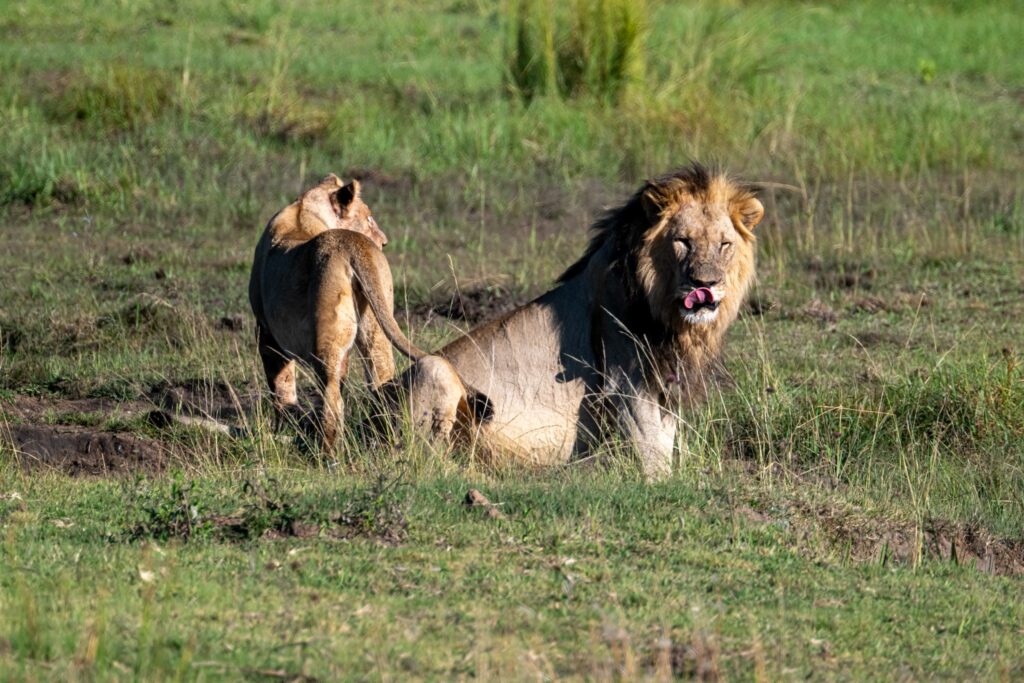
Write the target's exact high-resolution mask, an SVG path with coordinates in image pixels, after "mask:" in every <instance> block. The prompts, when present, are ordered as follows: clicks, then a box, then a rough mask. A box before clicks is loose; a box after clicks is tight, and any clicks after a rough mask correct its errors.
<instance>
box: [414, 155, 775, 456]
mask: <svg viewBox="0 0 1024 683" xmlns="http://www.w3.org/2000/svg"><path fill="white" fill-rule="evenodd" d="M762 215H763V207H762V206H761V204H760V202H758V201H757V200H756V198H755V197H754V194H753V191H752V190H751V189H750V188H749V187H747V186H744V185H742V184H740V183H737V182H735V181H733V180H731V179H729V178H728V177H727V176H725V175H724V174H722V173H717V172H713V171H709V170H708V169H706V168H704V167H702V166H699V165H696V164H694V165H691V166H689V167H687V168H684V169H681V170H680V171H677V172H675V173H672V174H669V175H666V176H662V177H660V178H655V179H653V180H651V181H649V182H648V183H646V184H645V185H644V186H643V187H642V188H641V189H640V190H639V191H638V192H637V193H636V194H634V195H633V196H632V197H631V198H630V199H629V200H628V201H627V202H626V203H624V204H623V205H621V206H619V207H618V208H615V209H612V210H610V211H608V212H607V213H605V215H604V216H602V217H601V218H600V219H599V220H598V221H597V222H596V223H595V224H594V227H593V230H592V237H591V240H590V243H589V244H588V246H587V248H586V251H585V252H584V254H583V256H582V257H581V258H580V259H579V260H578V261H576V262H575V263H574V264H573V265H571V266H570V267H569V268H568V269H567V270H566V271H565V272H564V273H563V274H562V276H561V277H559V279H558V284H557V286H556V287H555V288H554V289H553V290H551V291H549V292H548V293H546V294H544V295H542V296H541V297H539V298H538V299H536V300H535V301H533V302H531V303H529V304H527V305H525V306H523V307H521V308H519V309H517V310H516V311H514V312H513V313H511V314H509V315H508V316H506V317H504V318H502V319H499V320H497V321H494V322H492V323H488V324H485V325H483V326H481V327H478V328H477V329H475V330H472V331H471V332H469V333H467V334H466V335H465V336H464V337H461V338H460V339H457V340H456V341H454V342H453V343H452V344H449V345H448V346H446V347H445V348H443V349H442V350H441V351H440V352H439V355H441V356H442V357H444V358H446V359H447V360H448V361H449V362H450V363H451V364H452V365H453V366H454V369H455V370H456V371H457V372H458V374H459V375H460V376H461V377H462V378H463V379H465V380H467V381H470V382H472V383H473V384H474V385H475V386H476V387H477V388H478V389H479V390H480V391H482V392H483V393H484V394H485V395H486V397H487V399H488V400H489V402H490V405H491V407H492V410H493V417H492V418H491V419H490V420H489V421H486V422H483V423H481V424H479V425H478V430H479V437H480V439H479V440H478V443H479V444H480V445H481V446H482V447H483V452H488V451H490V452H494V451H500V452H502V454H504V455H512V457H514V458H516V459H518V460H526V461H530V462H536V463H555V462H565V461H567V460H570V459H571V458H572V457H573V456H579V455H582V454H584V453H587V452H589V451H591V450H592V449H593V447H595V446H597V445H598V444H600V443H602V442H604V441H606V440H607V439H608V438H609V437H611V436H612V435H613V433H618V434H619V435H621V436H623V437H625V438H626V440H627V441H629V442H631V443H632V444H633V445H634V446H635V449H636V450H637V452H638V453H639V454H640V456H641V459H642V461H643V463H644V466H645V468H646V470H647V472H648V474H650V475H651V476H657V475H660V474H664V473H665V471H666V470H667V469H668V468H669V467H670V463H671V453H672V444H673V441H674V435H675V431H676V422H677V419H676V417H675V416H676V414H677V411H678V409H679V408H681V407H683V406H686V405H688V404H690V403H692V402H693V401H694V400H697V399H699V398H700V397H701V395H702V393H703V389H704V387H705V385H706V384H707V380H708V375H709V373H710V372H711V370H712V365H713V363H714V361H715V359H716V358H717V357H718V355H719V352H720V350H721V346H722V341H723V337H724V334H725V331H726V329H727V328H728V326H729V325H730V324H731V323H732V322H733V320H735V318H736V315H737V314H738V311H739V307H740V304H741V302H742V300H743V297H744V295H745V294H746V292H747V289H748V287H749V285H750V283H751V281H752V279H753V276H754V249H753V233H752V230H753V228H754V226H755V225H756V224H757V222H758V221H759V220H760V219H761V216H762ZM705 284H707V285H708V287H709V288H710V291H713V292H715V301H716V302H717V308H714V307H710V308H708V309H704V310H700V311H695V312H688V311H685V310H683V307H682V305H681V298H682V296H683V294H684V293H685V292H686V291H687V288H689V289H691V290H692V289H694V288H696V287H703V286H704V285H705ZM694 321H697V322H694ZM412 397H413V399H414V400H415V398H416V387H415V386H413V390H412Z"/></svg>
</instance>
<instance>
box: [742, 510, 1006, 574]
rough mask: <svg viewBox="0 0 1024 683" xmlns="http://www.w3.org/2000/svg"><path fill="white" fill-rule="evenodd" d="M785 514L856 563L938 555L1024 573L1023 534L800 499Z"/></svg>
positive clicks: (759, 516)
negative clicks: (883, 515) (912, 519)
mask: <svg viewBox="0 0 1024 683" xmlns="http://www.w3.org/2000/svg"><path fill="white" fill-rule="evenodd" d="M747 510H749V508H747ZM788 513H789V514H788V515H787V517H789V520H788V521H790V522H792V523H793V524H794V525H795V526H796V528H797V529H798V530H799V532H800V533H801V534H803V535H804V537H806V538H810V537H813V536H815V535H817V534H818V533H824V535H825V536H826V538H827V539H828V541H829V543H830V545H832V546H833V547H835V548H836V549H838V550H839V551H841V552H843V553H845V554H848V556H849V558H850V559H851V560H854V561H856V562H874V563H887V562H896V563H898V564H915V563H917V562H920V561H922V560H940V561H943V562H956V563H957V564H962V565H966V566H971V567H975V568H976V569H978V570H979V571H982V572H985V573H987V574H1000V575H1012V576H1018V575H1021V574H1024V539H1020V538H1017V539H1014V538H1000V537H998V536H995V535H993V534H991V533H989V532H988V531H986V530H985V529H982V528H981V527H978V526H976V525H971V524H960V523H956V522H950V521H947V520H941V519H931V520H926V521H925V523H924V524H922V525H921V526H918V525H916V524H914V523H913V522H910V521H908V520H902V519H887V518H878V517H873V516H868V515H865V514H863V512H861V511H860V510H858V509H856V508H846V509H844V508H840V507H829V506H824V505H815V504H809V503H803V502H800V503H796V504H794V505H792V506H790V508H789V510H788ZM741 514H742V515H743V516H744V517H745V518H746V519H748V520H750V521H753V522H758V523H760V522H764V523H770V522H774V521H776V520H773V519H772V517H771V516H769V515H767V514H765V513H762V512H757V511H749V512H747V511H744V512H742V513H741ZM812 552H813V551H812Z"/></svg>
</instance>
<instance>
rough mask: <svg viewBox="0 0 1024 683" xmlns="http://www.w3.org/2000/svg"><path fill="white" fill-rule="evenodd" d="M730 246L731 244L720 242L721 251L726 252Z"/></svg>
mask: <svg viewBox="0 0 1024 683" xmlns="http://www.w3.org/2000/svg"><path fill="white" fill-rule="evenodd" d="M731 246H732V242H722V247H721V248H722V251H726V250H727V249H729V247H731Z"/></svg>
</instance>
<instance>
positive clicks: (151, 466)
mask: <svg viewBox="0 0 1024 683" xmlns="http://www.w3.org/2000/svg"><path fill="white" fill-rule="evenodd" d="M8 431H9V434H10V441H11V443H12V444H13V445H14V448H15V452H16V453H17V455H16V457H17V458H18V461H19V463H20V465H21V467H22V468H23V469H25V470H29V471H32V470H38V469H57V470H60V471H62V472H64V473H65V474H69V475H71V476H82V475H116V474H124V473H126V472H138V471H143V472H159V471H161V470H163V469H164V466H165V465H166V463H167V449H166V447H165V446H163V445H161V444H160V443H158V442H156V441H151V440H149V439H141V438H139V437H136V436H132V435H130V434H123V433H118V432H109V431H104V430H100V429H94V428H89V427H77V426H72V425H46V424H17V425H11V426H10V427H9V430H8Z"/></svg>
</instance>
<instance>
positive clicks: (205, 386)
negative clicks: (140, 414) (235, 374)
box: [147, 379, 260, 422]
mask: <svg viewBox="0 0 1024 683" xmlns="http://www.w3.org/2000/svg"><path fill="white" fill-rule="evenodd" d="M147 395H148V396H149V399H150V401H152V404H155V405H156V406H157V407H159V408H161V409H163V410H168V411H172V412H177V413H182V414H185V415H194V416H197V417H207V418H211V419H214V420H218V421H227V422H234V421H236V420H238V419H239V418H241V417H242V416H243V415H248V414H251V413H252V411H253V408H254V406H255V405H256V403H257V402H258V401H259V398H260V396H259V390H258V389H257V388H253V387H238V388H235V387H232V386H231V385H229V384H227V383H226V382H221V381H211V380H205V379H192V380H185V381H184V382H178V383H173V384H172V383H170V382H162V383H160V384H157V385H155V386H153V387H152V388H151V389H150V390H149V392H148V394H147ZM152 404H151V406H150V407H152Z"/></svg>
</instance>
